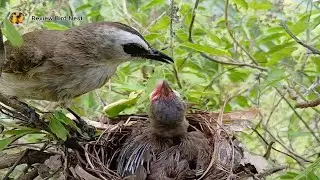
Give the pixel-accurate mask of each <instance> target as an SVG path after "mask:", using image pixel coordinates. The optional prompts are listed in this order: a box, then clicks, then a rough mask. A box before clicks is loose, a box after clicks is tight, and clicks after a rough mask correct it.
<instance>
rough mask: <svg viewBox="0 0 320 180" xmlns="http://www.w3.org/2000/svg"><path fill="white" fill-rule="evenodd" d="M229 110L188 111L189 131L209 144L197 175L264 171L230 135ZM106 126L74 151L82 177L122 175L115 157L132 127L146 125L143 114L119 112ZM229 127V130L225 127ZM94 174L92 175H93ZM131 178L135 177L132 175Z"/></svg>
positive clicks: (209, 176)
mask: <svg viewBox="0 0 320 180" xmlns="http://www.w3.org/2000/svg"><path fill="white" fill-rule="evenodd" d="M230 118H231V119H232V117H228V114H224V115H221V116H220V115H219V113H206V112H197V113H192V114H188V115H187V120H188V121H189V123H190V127H189V130H188V131H200V132H202V133H204V135H205V137H206V138H207V139H208V140H209V142H210V146H212V152H211V160H210V163H209V165H208V167H207V168H206V169H203V172H201V174H199V176H198V177H197V178H196V179H211V180H214V179H245V178H246V177H252V176H254V177H256V178H262V177H263V176H265V174H263V173H260V174H259V172H258V171H259V170H258V169H257V168H256V167H255V166H254V164H250V162H248V161H247V160H246V159H247V157H245V153H244V149H243V148H242V145H241V144H240V143H239V142H238V141H237V140H236V139H235V138H234V137H233V136H232V132H231V131H230V128H228V126H230V125H226V124H225V123H224V122H225V121H226V120H228V119H229V120H230ZM112 122H117V123H116V124H110V125H108V126H105V129H104V130H103V132H102V133H101V135H100V136H99V138H98V139H97V140H96V141H92V142H86V143H83V147H84V149H85V151H84V155H81V154H77V157H76V159H77V160H76V161H73V170H72V168H71V170H72V171H74V172H75V171H76V170H77V169H78V173H76V172H75V173H73V174H74V176H75V177H76V176H78V177H82V178H84V177H85V176H86V177H87V178H84V179H94V177H96V178H97V179H112V180H120V179H123V178H122V177H120V175H118V174H117V169H116V168H117V158H118V155H119V152H120V151H121V148H122V147H123V143H124V142H125V140H126V139H127V138H128V136H129V135H130V134H131V133H132V132H133V131H139V130H141V129H143V128H145V127H148V124H149V122H148V118H147V116H145V115H141V116H140V115H139V116H138V115H137V116H119V117H118V118H117V119H115V120H113V121H112ZM228 129H229V130H228ZM93 176H94V177H93ZM78 177H77V178H78ZM132 179H134V178H132Z"/></svg>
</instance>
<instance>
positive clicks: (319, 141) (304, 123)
mask: <svg viewBox="0 0 320 180" xmlns="http://www.w3.org/2000/svg"><path fill="white" fill-rule="evenodd" d="M274 88H275V89H276V90H277V92H278V93H279V94H280V96H282V97H283V99H284V100H285V101H286V103H287V104H288V105H289V107H290V108H291V109H292V111H293V112H294V113H295V114H296V116H297V117H298V118H299V119H300V121H301V122H302V123H303V125H304V126H305V127H306V128H307V129H308V130H309V132H310V133H311V134H312V135H313V137H314V138H315V140H316V141H317V142H318V143H320V138H319V137H318V136H317V135H316V134H315V132H314V131H313V130H312V129H311V128H310V127H309V125H308V123H307V122H306V121H305V120H304V119H303V118H302V117H301V116H300V114H299V113H298V112H297V111H296V110H295V108H294V107H293V106H292V105H291V104H290V102H289V101H288V99H287V98H285V97H284V95H283V94H282V93H281V92H280V90H279V89H278V88H276V87H274Z"/></svg>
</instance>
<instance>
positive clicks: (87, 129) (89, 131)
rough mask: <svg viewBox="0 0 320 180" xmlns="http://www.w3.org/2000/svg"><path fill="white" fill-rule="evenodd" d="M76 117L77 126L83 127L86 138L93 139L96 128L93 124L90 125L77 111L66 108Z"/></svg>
mask: <svg viewBox="0 0 320 180" xmlns="http://www.w3.org/2000/svg"><path fill="white" fill-rule="evenodd" d="M66 109H67V110H68V111H69V112H70V113H71V114H72V115H73V116H74V117H75V118H76V119H77V121H78V122H77V126H78V127H79V128H80V129H81V131H82V133H85V134H83V135H84V136H86V137H85V138H86V139H92V138H93V137H94V136H95V132H96V129H95V127H93V126H90V125H88V124H87V123H86V121H85V120H83V119H82V118H81V117H80V116H79V115H78V114H77V113H75V112H74V111H73V110H72V109H71V108H69V107H67V108H66Z"/></svg>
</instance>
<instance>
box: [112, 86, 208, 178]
mask: <svg viewBox="0 0 320 180" xmlns="http://www.w3.org/2000/svg"><path fill="white" fill-rule="evenodd" d="M186 108H187V107H186V104H185V103H184V102H183V101H182V100H181V99H180V98H179V97H178V96H177V95H176V94H175V92H174V91H173V90H172V89H171V88H170V86H169V84H168V82H167V81H161V82H160V83H159V84H158V85H157V87H156V88H155V89H154V91H153V92H152V94H151V98H150V106H149V120H150V124H149V125H145V126H144V125H142V127H137V128H135V129H134V131H133V132H132V133H131V135H130V137H128V139H127V140H126V142H125V144H124V146H123V147H122V149H121V151H120V154H119V157H118V167H117V172H118V173H119V174H120V175H121V176H122V177H125V178H127V179H135V180H145V179H148V180H170V179H172V180H173V179H175V180H186V179H194V178H197V177H198V176H200V175H201V173H202V172H203V171H204V170H206V168H207V167H208V165H209V162H210V159H211V152H212V147H211V146H210V142H209V141H208V140H207V138H206V137H205V136H204V134H203V133H202V132H198V131H191V132H188V127H189V123H188V121H187V120H186V117H185V114H186Z"/></svg>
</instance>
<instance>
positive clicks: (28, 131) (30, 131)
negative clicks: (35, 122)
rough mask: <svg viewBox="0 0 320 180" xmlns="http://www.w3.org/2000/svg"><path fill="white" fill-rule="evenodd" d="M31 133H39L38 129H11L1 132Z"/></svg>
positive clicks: (13, 133) (6, 133) (11, 133)
mask: <svg viewBox="0 0 320 180" xmlns="http://www.w3.org/2000/svg"><path fill="white" fill-rule="evenodd" d="M33 133H41V131H40V130H38V129H32V128H30V129H12V130H7V131H4V132H3V134H5V135H20V134H33Z"/></svg>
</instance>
